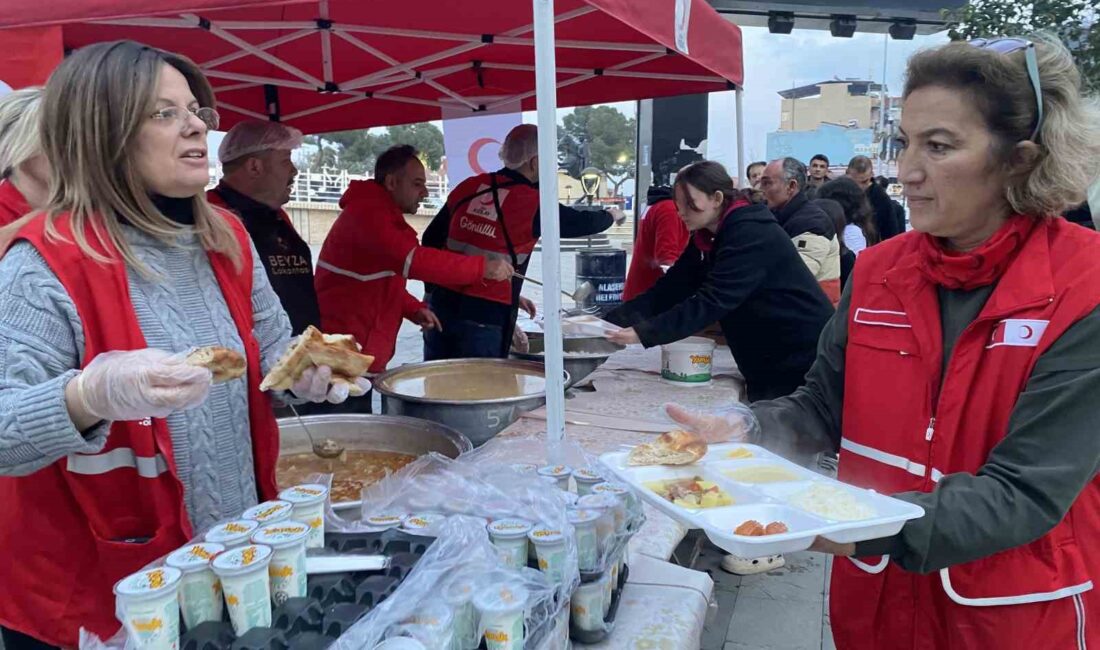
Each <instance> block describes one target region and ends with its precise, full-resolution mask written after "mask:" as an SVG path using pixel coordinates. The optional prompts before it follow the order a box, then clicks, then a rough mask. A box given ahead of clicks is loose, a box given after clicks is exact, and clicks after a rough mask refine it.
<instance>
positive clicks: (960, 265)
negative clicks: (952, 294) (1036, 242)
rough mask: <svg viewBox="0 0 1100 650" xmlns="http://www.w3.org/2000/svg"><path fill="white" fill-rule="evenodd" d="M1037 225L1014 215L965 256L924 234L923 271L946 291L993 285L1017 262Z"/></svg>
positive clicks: (1029, 218) (1031, 218)
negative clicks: (1017, 255) (1014, 261)
mask: <svg viewBox="0 0 1100 650" xmlns="http://www.w3.org/2000/svg"><path fill="white" fill-rule="evenodd" d="M1035 224H1036V218H1035V217H1027V216H1023V215H1013V216H1011V217H1009V218H1008V220H1007V221H1006V222H1005V224H1004V225H1003V226H1001V229H1000V230H998V231H997V232H995V233H993V236H992V237H990V238H989V239H988V240H986V242H985V243H984V244H982V245H981V246H979V247H977V248H975V249H974V250H972V251H968V252H965V253H960V252H956V251H949V250H947V249H946V248H944V245H943V243H942V240H940V239H939V238H937V237H933V236H932V235H929V234H922V235H920V248H919V251H920V271H921V273H922V274H923V275H924V277H926V278H928V279H929V280H931V281H932V282H934V283H935V284H937V285H939V286H941V287H943V288H945V289H962V290H963V291H970V290H972V289H977V288H978V287H985V286H988V285H991V284H993V283H994V282H996V281H997V280H998V279H1000V277H1001V275H1002V274H1003V273H1004V272H1005V269H1007V268H1008V265H1009V264H1011V263H1012V260H1014V259H1016V253H1017V252H1018V251H1019V250H1020V249H1021V248H1022V247H1023V245H1024V242H1025V241H1027V238H1028V237H1029V236H1030V235H1031V231H1032V229H1034V228H1035Z"/></svg>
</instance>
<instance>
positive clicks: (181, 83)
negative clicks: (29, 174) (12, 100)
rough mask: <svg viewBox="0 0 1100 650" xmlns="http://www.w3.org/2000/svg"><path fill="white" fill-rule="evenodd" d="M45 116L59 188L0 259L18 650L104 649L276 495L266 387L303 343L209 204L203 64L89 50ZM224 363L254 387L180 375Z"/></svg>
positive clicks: (241, 235)
mask: <svg viewBox="0 0 1100 650" xmlns="http://www.w3.org/2000/svg"><path fill="white" fill-rule="evenodd" d="M42 104H43V105H42V111H43V115H42V142H43V150H44V152H45V154H46V156H47V158H48V159H49V162H50V165H51V166H52V168H53V170H54V171H55V173H56V180H55V182H54V183H53V184H52V185H51V192H50V196H49V199H48V201H47V206H46V208H45V214H43V215H40V216H37V217H35V218H34V219H33V220H32V221H31V222H30V223H28V224H27V225H26V226H25V227H24V228H23V229H22V230H20V231H19V234H18V236H17V239H16V241H15V243H14V244H13V246H12V247H11V249H10V251H9V252H8V254H7V255H6V256H5V257H4V258H3V259H2V260H0V377H2V378H3V380H2V382H0V475H3V477H4V478H0V554H2V555H3V556H4V557H5V558H7V560H8V561H5V562H3V563H0V584H2V585H3V597H2V598H0V626H2V628H3V629H2V631H3V639H4V645H5V647H6V648H7V650H16V649H18V648H34V647H42V646H43V645H47V646H49V645H53V646H67V647H75V646H76V645H77V643H78V632H79V630H80V629H81V627H84V628H86V629H88V630H90V631H91V632H94V633H95V634H97V635H99V636H100V637H101V638H108V637H110V636H111V635H113V634H114V633H115V632H116V631H117V630H118V628H119V623H118V621H117V620H116V619H115V615H114V597H113V595H112V592H111V590H112V586H113V585H114V583H115V582H116V581H118V580H119V579H120V578H123V577H125V576H126V575H127V574H129V573H132V572H133V571H136V570H138V569H140V568H141V567H142V566H144V565H146V564H148V563H149V562H152V561H153V560H156V559H157V558H159V557H161V556H163V555H165V554H167V553H168V552H170V551H172V550H173V549H175V548H178V547H179V546H182V545H183V544H185V543H186V542H187V541H188V540H189V539H190V538H191V537H192V536H193V535H195V534H197V533H199V532H201V531H202V530H203V529H205V528H207V527H209V526H210V525H212V524H213V523H215V522H217V521H218V520H221V519H225V518H229V517H234V516H238V515H239V514H240V513H241V512H242V511H243V510H244V509H246V508H248V507H250V506H252V505H254V504H256V503H257V502H258V501H260V500H265V499H271V498H274V497H275V494H276V486H275V462H276V459H277V455H278V429H277V427H276V424H275V420H274V417H273V415H272V409H271V402H270V400H269V399H268V397H267V396H265V395H264V394H262V393H261V392H260V391H259V382H260V378H261V377H262V373H263V372H264V371H266V370H267V369H268V368H269V367H271V366H272V365H274V363H275V362H276V361H277V359H278V357H279V354H280V353H281V352H282V351H283V350H284V349H285V348H286V346H287V344H288V341H289V337H290V323H289V321H288V319H287V316H286V314H285V313H284V312H283V310H282V308H281V307H280V303H279V299H278V297H277V296H276V295H275V293H274V292H273V291H272V290H271V287H270V285H269V284H268V280H267V275H266V274H265V272H264V268H263V265H262V264H261V263H260V261H259V259H258V257H257V255H256V252H255V250H254V249H253V248H252V247H251V244H250V240H249V237H248V233H247V232H246V231H245V230H244V228H243V226H241V225H240V223H239V221H238V220H237V219H235V218H234V217H232V216H231V215H228V214H227V213H224V212H219V211H216V210H215V209H213V208H211V207H210V205H209V204H208V203H207V202H206V199H205V195H204V192H203V189H204V187H205V185H206V183H207V178H208V176H207V175H208V162H207V145H206V134H207V131H208V130H209V129H212V128H216V127H217V126H218V114H217V112H216V111H215V110H214V96H213V91H212V90H211V88H210V85H209V83H208V82H207V81H206V79H205V78H204V77H203V75H202V73H201V72H200V70H199V68H198V67H197V66H195V64H194V63H192V62H191V61H189V60H188V59H185V58H183V57H181V56H178V55H174V54H171V53H168V52H163V51H160V50H156V49H153V48H150V47H146V46H143V45H140V44H138V43H134V42H129V41H120V42H115V43H104V44H97V45H92V46H89V47H86V48H83V49H80V50H77V51H76V52H74V53H73V54H72V55H70V56H69V57H68V58H66V59H65V60H64V61H63V62H62V63H61V65H60V66H59V67H58V69H57V70H56V71H55V72H54V73H53V75H52V76H51V77H50V80H49V82H48V83H47V86H46V89H45V94H44V96H43V100H42ZM215 345H216V346H224V347H228V348H231V349H234V350H237V351H239V352H240V353H241V354H242V355H243V356H244V357H245V358H246V360H247V373H246V377H245V378H244V379H240V380H233V381H227V382H225V383H219V384H217V385H212V384H211V379H212V378H211V372H210V371H209V370H207V369H205V368H198V367H194V366H190V365H187V364H186V363H184V362H183V361H182V358H183V356H184V354H185V353H186V352H188V351H189V350H190V349H191V348H194V347H201V346H215ZM306 374H307V377H303V380H302V381H301V382H299V384H298V385H296V386H295V387H294V388H293V389H292V391H293V392H294V393H295V394H296V395H297V396H298V397H300V398H305V399H310V400H313V401H320V400H321V399H323V398H324V397H325V396H328V395H330V393H331V399H333V400H339V399H340V397H341V395H340V394H338V391H337V390H336V389H332V390H331V391H330V390H329V385H328V378H329V373H328V371H327V370H326V369H325V368H318V369H314V370H312V371H308V372H307V373H306ZM342 396H343V397H346V392H344V393H343V395H342Z"/></svg>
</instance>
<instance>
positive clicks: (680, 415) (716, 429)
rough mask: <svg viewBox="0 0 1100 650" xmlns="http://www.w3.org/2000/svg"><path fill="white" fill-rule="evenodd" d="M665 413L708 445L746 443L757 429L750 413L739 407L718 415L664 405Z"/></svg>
mask: <svg viewBox="0 0 1100 650" xmlns="http://www.w3.org/2000/svg"><path fill="white" fill-rule="evenodd" d="M665 412H666V413H668V416H669V417H670V418H672V420H673V421H674V422H676V423H677V424H680V425H681V426H683V427H684V428H685V429H687V430H689V431H693V432H695V433H697V434H699V435H700V436H701V437H702V438H703V440H705V441H707V442H708V443H715V442H747V441H748V440H750V439H751V436H752V434H754V433H755V432H756V431H757V430H758V429H759V424H757V422H756V418H755V417H754V416H753V414H752V412H751V411H749V410H748V409H747V408H745V407H741V406H735V407H730V408H728V409H724V410H723V411H720V412H718V413H699V412H698V411H689V410H688V409H686V408H684V407H682V406H680V405H679V404H665Z"/></svg>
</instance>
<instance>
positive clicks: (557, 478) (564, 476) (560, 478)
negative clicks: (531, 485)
mask: <svg viewBox="0 0 1100 650" xmlns="http://www.w3.org/2000/svg"><path fill="white" fill-rule="evenodd" d="M538 472H539V476H548V477H550V478H552V479H554V482H556V483H557V484H558V488H559V489H561V490H563V491H565V492H568V491H569V477H570V476H571V475H572V474H573V468H572V467H570V466H568V465H547V466H546V467H540V468H539V469H538Z"/></svg>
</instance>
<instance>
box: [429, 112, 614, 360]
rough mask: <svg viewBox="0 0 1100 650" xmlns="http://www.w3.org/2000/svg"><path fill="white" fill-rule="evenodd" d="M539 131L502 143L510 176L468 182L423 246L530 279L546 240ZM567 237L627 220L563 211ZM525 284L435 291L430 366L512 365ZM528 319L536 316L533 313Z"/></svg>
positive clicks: (528, 128)
mask: <svg viewBox="0 0 1100 650" xmlns="http://www.w3.org/2000/svg"><path fill="white" fill-rule="evenodd" d="M538 143H539V137H538V127H536V126H535V125H534V124H521V125H519V126H517V127H515V128H514V129H512V130H511V131H509V132H508V135H507V136H506V137H505V138H504V144H502V145H501V147H500V159H501V161H502V162H503V163H504V168H503V169H501V170H500V171H497V172H492V173H487V174H480V175H478V176H472V177H470V178H467V179H466V180H464V181H462V182H461V183H459V184H458V186H457V187H455V189H454V191H453V192H451V194H450V196H448V197H447V204H446V205H445V206H443V208H442V209H441V210H440V211H439V214H437V215H436V216H435V219H433V220H432V223H431V224H430V225H429V226H428V228H427V230H425V231H424V245H425V246H433V247H436V248H446V249H448V250H452V251H456V252H459V253H466V254H468V255H478V256H481V257H484V258H486V259H490V260H506V261H508V262H510V263H511V264H512V266H513V267H515V269H516V271H517V272H518V273H520V274H524V273H526V271H527V264H528V262H530V259H531V252H532V251H533V250H534V249H535V244H536V243H538V240H539V237H540V236H541V233H542V224H541V223H540V221H539V185H538V178H539V156H538V153H539V152H538ZM558 218H559V220H560V223H561V236H562V237H585V236H587V235H594V234H596V233H599V232H603V231H604V230H607V229H608V228H610V227H611V224H612V223H622V221H623V220H624V219H625V217H624V216H623V213H622V211H621V210H619V209H618V208H612V209H611V210H577V209H574V208H570V207H568V206H564V205H561V206H559V207H558ZM522 288H523V280H522V279H520V278H512V283H511V284H507V283H502V282H499V283H496V284H492V285H467V286H466V287H454V286H453V283H451V285H450V286H444V287H433V288H432V290H431V297H430V299H429V304H430V305H431V307H432V310H433V311H434V312H435V313H436V315H437V316H438V317H439V320H440V322H442V323H443V328H442V329H441V330H430V331H427V332H425V333H424V359H425V360H427V361H431V360H436V359H457V358H463V357H500V358H507V356H508V348H509V346H510V345H511V343H512V331H513V329H514V328H515V324H516V313H517V311H518V309H519V307H520V305H521V299H520V290H521V289H522ZM529 311H533V309H532V310H529Z"/></svg>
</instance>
